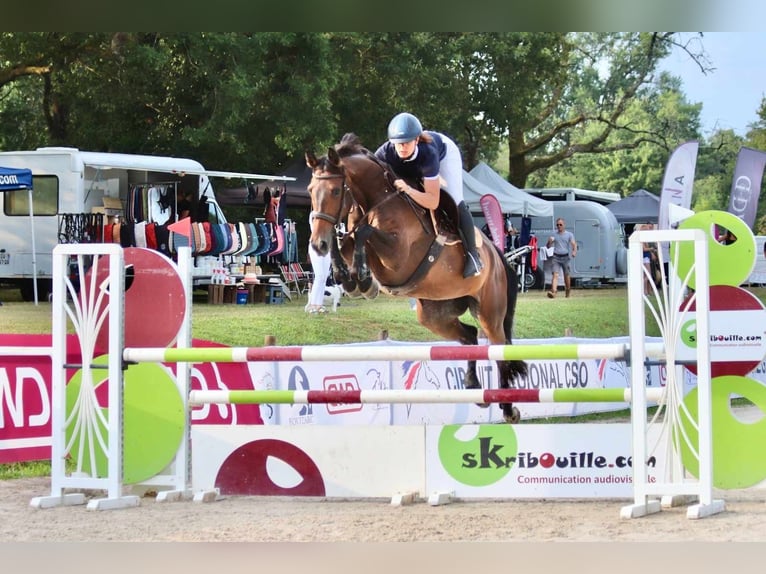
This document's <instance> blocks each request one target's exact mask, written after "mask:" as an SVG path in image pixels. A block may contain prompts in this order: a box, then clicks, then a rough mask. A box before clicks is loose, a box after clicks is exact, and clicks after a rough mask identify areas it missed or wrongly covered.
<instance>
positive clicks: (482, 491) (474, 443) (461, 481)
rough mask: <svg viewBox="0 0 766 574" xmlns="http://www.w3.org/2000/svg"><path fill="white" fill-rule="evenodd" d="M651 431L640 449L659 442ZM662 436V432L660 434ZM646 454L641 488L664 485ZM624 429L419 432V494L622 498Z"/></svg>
mask: <svg viewBox="0 0 766 574" xmlns="http://www.w3.org/2000/svg"><path fill="white" fill-rule="evenodd" d="M656 426H658V425H651V426H650V427H649V432H648V435H647V440H648V441H649V442H648V444H649V445H652V444H658V442H657V441H659V440H662V439H661V437H662V436H663V433H662V432H661V429H659V428H654V427H656ZM664 436H665V437H666V436H667V433H664ZM665 452H666V449H665V448H664V446H662V447H660V445H659V444H658V446H657V448H654V449H653V448H650V453H651V454H650V457H649V459H648V464H647V465H646V472H647V476H648V480H649V482H661V481H662V480H663V479H664V472H665V470H664V469H665V460H664V454H662V453H665ZM631 453H632V446H631V427H630V424H627V423H626V424H610V425H609V432H604V425H603V424H556V425H449V426H445V427H434V426H431V427H427V428H426V457H427V458H426V488H427V492H452V493H454V496H455V497H457V498H495V497H496V498H630V497H631V496H632V488H633V458H632V454H631Z"/></svg>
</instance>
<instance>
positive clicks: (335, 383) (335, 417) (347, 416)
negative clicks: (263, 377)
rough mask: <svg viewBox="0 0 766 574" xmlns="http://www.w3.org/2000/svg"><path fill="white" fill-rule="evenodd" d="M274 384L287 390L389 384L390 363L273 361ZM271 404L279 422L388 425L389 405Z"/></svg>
mask: <svg viewBox="0 0 766 574" xmlns="http://www.w3.org/2000/svg"><path fill="white" fill-rule="evenodd" d="M275 369H276V373H277V380H276V387H275V388H277V389H279V390H290V391H309V390H313V391H318V390H322V391H330V390H336V391H343V390H348V391H356V390H385V389H390V388H391V364H390V363H389V362H387V361H382V362H350V361H349V362H333V363H321V362H303V363H294V362H283V363H276V364H275ZM263 406H264V407H265V408H266V409H270V408H271V407H273V409H274V417H273V418H272V417H270V416H269V414H270V413H265V414H266V415H267V417H268V420H269V421H273V422H274V423H276V424H280V425H390V424H391V405H375V404H357V405H353V404H305V405H301V404H299V405H285V404H280V405H263Z"/></svg>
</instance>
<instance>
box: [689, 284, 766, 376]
mask: <svg viewBox="0 0 766 574" xmlns="http://www.w3.org/2000/svg"><path fill="white" fill-rule="evenodd" d="M688 308H689V311H688V312H687V313H686V314H685V316H684V323H683V325H681V329H680V333H679V344H678V345H677V347H676V348H677V354H678V358H679V360H693V359H694V358H695V357H696V352H697V344H698V341H697V313H696V304H695V302H694V301H692V302H691V304H689V305H688ZM709 324H710V327H709V331H710V333H709V339H710V343H709V345H710V347H709V348H710V363H711V376H713V377H719V376H723V375H740V376H745V375H747V374H748V373H750V372H751V371H752V370H753V369H755V368H756V367H757V366H758V365H759V364H760V363H761V362H762V361H763V359H764V356H766V329H765V328H764V325H766V308H764V306H763V303H761V301H760V300H759V299H758V298H757V297H755V295H753V294H752V293H750V292H749V291H746V290H745V289H742V288H740V287H732V286H730V285H713V286H711V287H710V313H709ZM689 368H690V370H691V371H692V372H694V373H696V369H695V367H694V366H690V367H689Z"/></svg>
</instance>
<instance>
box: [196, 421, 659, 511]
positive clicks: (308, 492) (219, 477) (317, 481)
mask: <svg viewBox="0 0 766 574" xmlns="http://www.w3.org/2000/svg"><path fill="white" fill-rule="evenodd" d="M655 426H656V425H652V426H650V427H649V432H648V441H649V443H648V444H649V445H650V455H649V459H648V464H647V465H646V470H647V476H648V479H649V481H650V482H654V481H656V482H661V481H662V480H664V476H665V466H666V462H665V458H664V457H665V453H666V452H667V449H666V448H665V447H666V445H665V444H664V443H662V444H660V441H665V440H667V433H663V432H662V431H661V429H659V428H654V427H655ZM192 442H193V444H194V454H195V456H194V459H193V461H192V477H193V489H194V490H207V489H211V488H219V489H221V494H224V495H287V496H291V495H292V496H296V495H297V496H301V495H303V496H326V497H329V498H391V497H392V496H394V495H396V494H397V493H409V492H414V493H417V494H418V495H419V496H428V495H429V494H431V493H436V492H449V493H452V494H453V495H454V496H455V497H456V498H464V499H481V498H489V499H496V498H505V499H507V498H631V497H632V486H633V459H632V456H631V451H632V447H631V429H630V425H629V424H627V423H625V424H615V425H610V426H609V432H604V425H603V424H573V425H566V424H565V425H561V424H558V425H545V424H541V425H487V424H481V425H448V426H444V427H442V426H439V425H423V426H416V425H411V426H395V427H384V426H367V427H359V426H354V427H353V428H344V427H342V426H337V425H330V426H321V427H310V426H284V425H279V426H273V425H257V426H236V427H225V426H220V425H213V426H208V425H196V426H194V427H193V428H192ZM655 444H656V445H657V446H656V447H652V445H655Z"/></svg>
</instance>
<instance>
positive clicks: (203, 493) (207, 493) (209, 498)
mask: <svg viewBox="0 0 766 574" xmlns="http://www.w3.org/2000/svg"><path fill="white" fill-rule="evenodd" d="M220 494H221V490H220V489H219V488H214V489H212V490H200V491H199V492H196V493H195V494H194V502H215V501H216V500H219V496H220Z"/></svg>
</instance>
